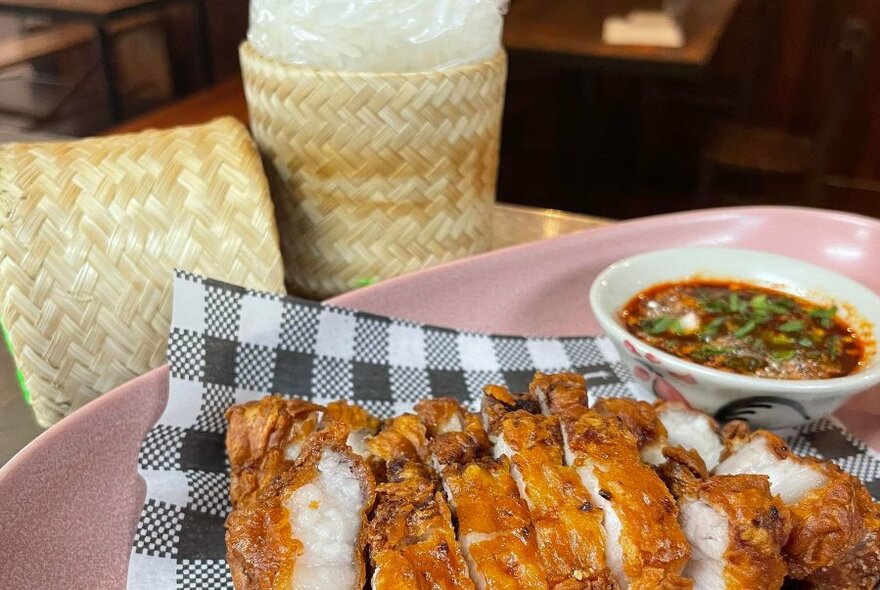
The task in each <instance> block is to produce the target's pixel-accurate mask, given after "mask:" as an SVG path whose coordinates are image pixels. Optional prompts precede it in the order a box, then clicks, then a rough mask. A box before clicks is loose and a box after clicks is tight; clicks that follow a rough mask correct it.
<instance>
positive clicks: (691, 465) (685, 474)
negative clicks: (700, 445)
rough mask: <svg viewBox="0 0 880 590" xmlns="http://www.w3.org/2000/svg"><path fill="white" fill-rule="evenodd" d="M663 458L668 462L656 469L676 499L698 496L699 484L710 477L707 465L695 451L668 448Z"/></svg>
mask: <svg viewBox="0 0 880 590" xmlns="http://www.w3.org/2000/svg"><path fill="white" fill-rule="evenodd" d="M663 456H664V457H665V458H666V461H665V462H664V463H663V464H661V465H658V466H657V467H655V469H656V470H657V474H658V475H660V479H662V480H663V483H665V484H666V487H667V488H669V491H670V492H672V495H673V496H674V497H676V498H680V497H682V496H689V495H693V494H696V487H697V484H698V483H699V482H700V481H702V480H704V479H706V478H708V477H709V472H708V470H707V469H706V463H705V462H704V461H703V458H702V457H700V454H699V453H697V452H696V451H695V450H693V449H683V448H681V447H666V448H665V449H663Z"/></svg>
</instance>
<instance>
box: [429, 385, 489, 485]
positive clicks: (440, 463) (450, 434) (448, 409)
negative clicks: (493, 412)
mask: <svg viewBox="0 0 880 590" xmlns="http://www.w3.org/2000/svg"><path fill="white" fill-rule="evenodd" d="M415 410H416V413H417V414H418V415H419V418H420V419H421V420H422V423H423V424H424V425H425V429H426V431H427V433H428V437H429V438H430V442H429V443H428V448H429V451H430V456H431V460H432V462H433V467H434V469H436V470H437V472H438V473H440V472H441V471H442V470H443V468H444V467H445V466H447V465H464V464H465V463H470V462H471V461H476V460H477V459H479V458H481V457H486V456H487V455H488V454H489V451H490V446H491V445H490V443H489V438H488V437H487V436H486V431H485V430H484V429H483V425H482V423H481V421H480V417H479V416H478V415H477V414H474V413H471V412H466V411H464V409H463V408H462V407H461V405H460V404H459V403H458V402H457V401H456V400H454V399H452V398H439V399H430V400H424V401H421V402H419V403H418V404H416V407H415Z"/></svg>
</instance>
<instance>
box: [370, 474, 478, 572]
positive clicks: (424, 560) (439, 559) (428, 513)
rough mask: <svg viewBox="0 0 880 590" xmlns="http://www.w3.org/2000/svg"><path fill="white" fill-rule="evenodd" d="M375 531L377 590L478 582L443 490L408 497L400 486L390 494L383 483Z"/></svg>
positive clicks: (373, 524)
mask: <svg viewBox="0 0 880 590" xmlns="http://www.w3.org/2000/svg"><path fill="white" fill-rule="evenodd" d="M387 487H389V486H388V485H387V484H386V489H387ZM414 500H415V499H414ZM369 531H370V532H369V544H370V558H371V560H372V563H373V567H374V569H375V572H376V573H375V575H374V578H373V584H372V587H373V589H374V590H446V589H448V590H457V589H459V588H461V589H471V588H473V587H474V586H473V583H472V582H471V580H470V578H469V577H468V568H467V563H466V562H465V560H464V556H463V555H462V553H461V549H460V548H459V547H458V544H457V543H456V541H455V533H454V531H453V529H452V517H451V514H450V511H449V507H448V506H447V505H446V501H445V500H444V498H443V495H442V494H440V493H436V494H434V495H431V496H429V497H427V498H423V499H421V500H415V501H408V500H406V499H404V498H403V496H402V494H400V493H399V492H398V491H395V492H394V494H393V495H389V496H385V495H384V494H383V486H380V490H379V500H378V503H377V506H376V510H375V511H374V515H373V518H372V520H371V521H370V526H369Z"/></svg>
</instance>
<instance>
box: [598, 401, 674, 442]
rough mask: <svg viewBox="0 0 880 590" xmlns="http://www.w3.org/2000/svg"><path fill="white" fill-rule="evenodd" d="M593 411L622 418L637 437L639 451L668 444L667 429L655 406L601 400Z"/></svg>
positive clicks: (645, 403)
mask: <svg viewBox="0 0 880 590" xmlns="http://www.w3.org/2000/svg"><path fill="white" fill-rule="evenodd" d="M593 410H595V411H596V412H599V413H600V414H602V415H603V416H615V417H617V418H620V420H621V421H622V422H623V424H624V426H626V427H627V428H629V429H630V431H631V432H632V433H633V434H635V435H636V440H637V441H638V444H639V449H643V448H645V447H646V446H648V445H652V444H661V445H662V444H664V443H665V442H666V437H667V436H668V435H667V433H666V428H665V427H664V426H663V423H662V422H660V419H659V418H658V417H657V412H656V411H655V410H654V406H652V405H651V404H649V403H648V402H642V401H637V400H634V399H626V398H613V397H607V398H601V399H597V400H596V401H595V403H594V404H593Z"/></svg>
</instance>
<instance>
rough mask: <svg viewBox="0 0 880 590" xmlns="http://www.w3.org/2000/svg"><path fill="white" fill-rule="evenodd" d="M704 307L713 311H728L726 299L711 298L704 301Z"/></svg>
mask: <svg viewBox="0 0 880 590" xmlns="http://www.w3.org/2000/svg"><path fill="white" fill-rule="evenodd" d="M703 308H704V309H705V310H706V311H709V312H712V313H727V311H728V308H727V302H726V301H725V300H724V299H711V300H709V301H706V302H704V303H703Z"/></svg>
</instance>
